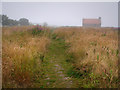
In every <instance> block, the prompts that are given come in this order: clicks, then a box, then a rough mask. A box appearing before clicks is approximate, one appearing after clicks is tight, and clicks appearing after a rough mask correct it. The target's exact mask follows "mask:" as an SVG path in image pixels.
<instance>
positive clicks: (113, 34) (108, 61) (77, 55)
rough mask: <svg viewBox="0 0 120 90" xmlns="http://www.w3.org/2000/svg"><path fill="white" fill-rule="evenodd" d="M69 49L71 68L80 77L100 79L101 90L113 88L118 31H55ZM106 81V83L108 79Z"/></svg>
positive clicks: (95, 29)
mask: <svg viewBox="0 0 120 90" xmlns="http://www.w3.org/2000/svg"><path fill="white" fill-rule="evenodd" d="M55 33H56V34H58V37H64V38H65V42H66V43H68V45H69V46H70V48H69V49H68V51H67V52H68V53H69V54H70V55H72V57H73V58H74V59H71V60H72V62H73V66H74V67H75V68H76V70H78V71H79V72H80V73H82V74H86V73H87V74H91V73H92V74H94V76H100V77H99V78H101V79H100V80H101V81H100V84H101V87H106V85H108V87H116V86H117V84H116V83H113V82H114V81H115V80H116V79H118V53H119V51H118V31H117V30H112V29H111V28H80V27H78V28H77V27H76V28H75V27H69V28H68V27H65V28H64V27H62V28H58V29H57V30H56V31H55ZM107 79H108V80H107ZM116 82H117V81H116Z"/></svg>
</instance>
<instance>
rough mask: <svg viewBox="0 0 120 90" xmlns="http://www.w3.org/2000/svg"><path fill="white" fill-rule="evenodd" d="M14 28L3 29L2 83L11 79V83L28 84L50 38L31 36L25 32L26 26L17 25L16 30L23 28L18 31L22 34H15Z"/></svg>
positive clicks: (45, 50) (39, 63)
mask: <svg viewBox="0 0 120 90" xmlns="http://www.w3.org/2000/svg"><path fill="white" fill-rule="evenodd" d="M14 28H16V27H13V28H12V27H10V28H4V29H3V40H2V41H3V43H2V51H3V53H2V66H3V83H4V85H5V84H6V83H7V82H11V81H12V82H11V83H14V82H16V83H17V84H19V85H23V84H24V85H26V86H29V85H30V84H31V81H32V77H33V76H34V71H35V70H37V69H36V68H37V66H39V68H40V65H41V60H40V56H41V55H45V53H46V52H47V47H48V46H49V44H50V39H49V38H48V37H46V36H39V37H32V35H30V33H27V32H26V30H28V29H29V28H27V27H17V30H23V29H24V30H23V31H20V32H22V33H23V35H21V34H16V32H17V31H16V32H15V31H14ZM12 29H13V31H14V32H15V33H13V31H12ZM4 30H5V31H4ZM36 63H37V65H36ZM39 70H40V69H39ZM7 84H8V83H7ZM8 87H12V86H9V85H8ZM14 87H15V86H14Z"/></svg>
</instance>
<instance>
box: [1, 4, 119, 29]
mask: <svg viewBox="0 0 120 90" xmlns="http://www.w3.org/2000/svg"><path fill="white" fill-rule="evenodd" d="M2 14H6V15H7V16H8V17H10V18H12V19H16V20H19V19H20V18H23V17H24V18H27V19H29V21H30V22H32V23H43V22H47V23H48V24H49V25H57V26H62V25H64V26H66V25H68V26H82V19H83V18H98V17H101V20H102V26H105V27H116V26H118V3H117V2H39V3H38V2H3V3H2Z"/></svg>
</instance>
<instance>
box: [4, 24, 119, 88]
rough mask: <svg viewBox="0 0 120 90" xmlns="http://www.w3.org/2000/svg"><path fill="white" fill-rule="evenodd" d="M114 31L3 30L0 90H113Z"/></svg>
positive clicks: (115, 79) (115, 77) (115, 81)
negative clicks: (40, 89)
mask: <svg viewBox="0 0 120 90" xmlns="http://www.w3.org/2000/svg"><path fill="white" fill-rule="evenodd" d="M118 55H119V51H118V31H117V30H113V29H112V28H82V27H59V28H52V27H44V29H43V30H38V28H36V27H35V26H23V27H3V30H2V74H3V75H2V76H3V77H2V83H3V84H2V86H3V88H13V87H14V88H16V87H17V88H27V87H30V88H34V87H35V88H106V87H107V88H117V87H118V82H119V80H118Z"/></svg>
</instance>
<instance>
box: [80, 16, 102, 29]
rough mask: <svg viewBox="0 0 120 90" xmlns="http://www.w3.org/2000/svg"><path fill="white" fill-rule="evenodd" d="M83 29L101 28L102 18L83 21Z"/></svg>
mask: <svg viewBox="0 0 120 90" xmlns="http://www.w3.org/2000/svg"><path fill="white" fill-rule="evenodd" d="M82 24H83V27H101V17H99V18H98V19H83V22H82Z"/></svg>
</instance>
